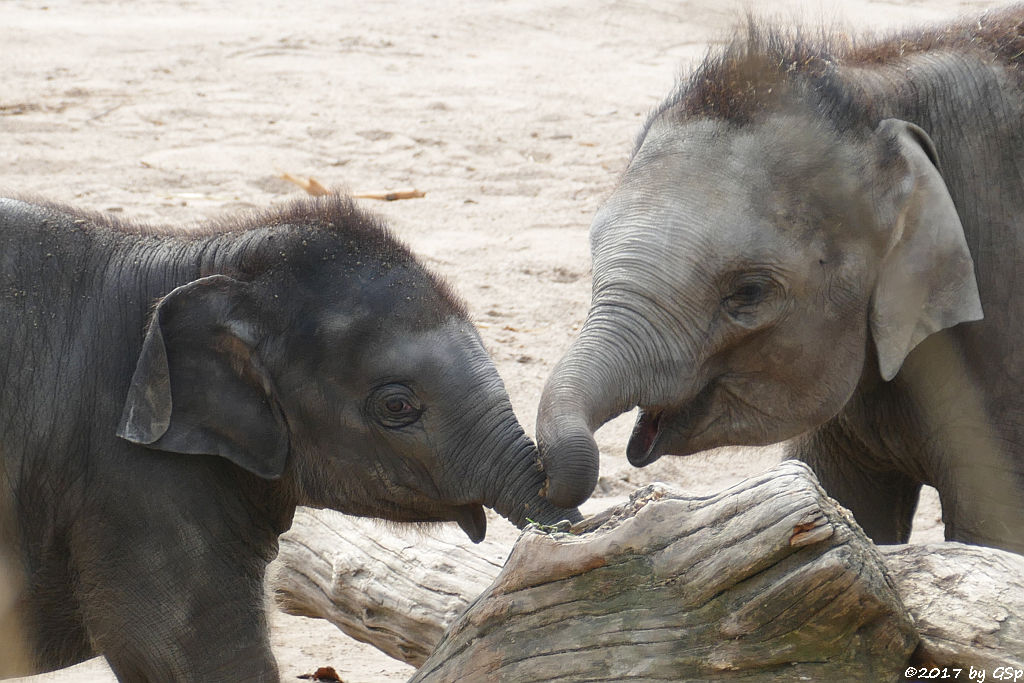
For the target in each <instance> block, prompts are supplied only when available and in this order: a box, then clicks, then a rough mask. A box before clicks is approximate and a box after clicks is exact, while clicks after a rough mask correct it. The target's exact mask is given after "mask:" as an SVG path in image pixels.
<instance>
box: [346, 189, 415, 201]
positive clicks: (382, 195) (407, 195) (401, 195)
mask: <svg viewBox="0 0 1024 683" xmlns="http://www.w3.org/2000/svg"><path fill="white" fill-rule="evenodd" d="M352 196H353V197H355V198H356V199H379V200H381V201H385V202H393V201H395V200H396V199H419V198H421V197H426V196H427V193H426V192H423V191H422V190H392V191H390V192H361V193H359V194H354V195H352Z"/></svg>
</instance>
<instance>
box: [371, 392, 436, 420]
mask: <svg viewBox="0 0 1024 683" xmlns="http://www.w3.org/2000/svg"><path fill="white" fill-rule="evenodd" d="M367 407H368V413H369V415H370V417H372V418H373V419H374V420H376V421H377V422H378V423H380V424H381V425H382V426H384V427H387V428H389V429H397V428H399V427H407V426H409V425H411V424H413V423H414V422H416V421H417V420H419V419H420V416H421V415H422V414H423V408H422V406H420V404H419V402H418V401H417V399H416V396H415V394H413V393H412V389H410V388H409V387H407V386H404V385H402V384H386V385H384V386H382V387H378V388H377V389H375V390H374V392H373V393H372V394H371V395H370V398H369V400H368V401H367Z"/></svg>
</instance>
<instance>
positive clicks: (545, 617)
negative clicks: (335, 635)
mask: <svg viewBox="0 0 1024 683" xmlns="http://www.w3.org/2000/svg"><path fill="white" fill-rule="evenodd" d="M574 531H575V532H576V533H577V534H579V535H569V534H562V533H558V534H545V533H543V532H542V531H540V530H537V529H531V530H530V531H529V532H527V533H526V534H524V536H523V537H522V538H521V539H520V541H519V543H518V544H517V545H516V548H515V550H514V552H513V556H512V557H511V558H510V560H509V562H508V566H507V567H506V568H505V570H504V571H503V572H502V574H501V576H500V577H499V578H498V580H497V581H495V577H496V576H498V572H499V570H500V569H501V563H502V561H503V559H504V556H505V555H506V553H507V548H506V547H505V546H502V545H500V544H497V543H493V542H491V541H485V542H484V543H483V544H481V545H480V546H474V545H472V544H470V543H469V542H468V541H467V540H466V539H465V538H464V537H463V536H462V535H461V534H458V533H457V532H455V531H451V532H449V531H448V530H446V529H444V528H438V529H434V530H430V531H429V532H427V533H424V534H423V535H422V536H421V537H419V538H415V539H410V538H409V537H408V536H406V537H404V538H402V537H395V536H394V535H392V534H391V533H389V531H388V530H387V527H383V526H381V525H380V524H378V523H374V522H370V521H366V520H358V519H353V518H349V517H345V516H343V515H339V514H337V513H333V512H329V511H313V510H300V511H299V513H298V514H297V515H296V519H295V524H294V526H293V528H292V531H290V532H289V533H288V534H286V535H285V536H283V537H282V542H281V555H280V557H279V559H278V561H277V563H276V564H275V566H274V568H273V575H274V579H273V584H274V587H275V589H276V592H277V595H278V600H279V602H280V603H281V604H282V605H283V606H284V607H285V608H286V610H287V611H290V612H292V613H295V614H301V615H305V616H316V617H322V618H326V619H329V620H330V621H332V622H333V623H335V624H336V625H338V626H339V627H340V628H341V629H342V630H343V631H345V632H346V633H348V634H350V635H352V636H354V637H356V638H358V639H359V640H363V641H365V642H369V643H371V644H373V645H375V646H377V647H378V648H380V649H381V650H383V651H384V652H387V653H388V654H390V655H391V656H393V657H396V658H398V659H401V660H403V661H407V662H409V663H411V664H414V665H416V666H420V665H421V664H423V663H424V660H425V659H426V657H427V655H428V653H430V652H431V651H432V650H433V649H434V647H435V645H436V644H437V643H438V641H439V640H440V638H441V635H442V633H443V632H444V629H445V628H446V627H448V626H449V624H452V622H454V621H455V618H456V617H457V616H458V615H459V614H460V613H461V612H462V611H463V609H464V608H465V607H466V606H467V605H469V603H470V602H471V601H473V598H474V597H476V596H477V595H478V594H480V593H481V592H482V591H483V590H485V589H487V588H488V586H489V585H490V589H489V590H488V591H487V593H485V594H483V595H480V597H479V598H477V599H476V600H475V601H473V607H472V609H471V610H469V612H468V613H467V614H465V615H464V616H463V617H462V618H461V619H459V621H458V623H456V624H455V625H453V626H452V627H451V632H450V633H449V634H448V635H447V637H446V639H445V641H444V643H443V644H442V645H441V647H440V648H439V649H438V651H437V652H436V653H435V654H434V655H433V656H431V657H430V660H429V663H428V664H427V665H426V666H424V667H422V669H421V671H420V672H418V673H417V677H416V679H414V680H423V681H435V680H446V679H450V680H459V678H458V676H460V675H463V674H462V673H461V672H462V671H464V672H469V674H470V675H471V674H472V673H473V672H478V673H480V674H481V675H483V676H487V677H489V676H495V677H498V676H500V675H505V674H507V675H508V676H510V678H509V680H517V681H518V680H520V679H521V680H549V679H551V677H552V676H553V675H554V672H556V671H560V672H562V674H563V676H565V677H566V678H567V679H579V678H584V677H587V676H590V675H592V674H593V673H594V671H593V669H594V666H595V662H596V663H597V664H596V666H599V667H600V668H599V673H598V674H597V675H594V678H595V679H596V680H601V679H602V677H603V678H606V679H607V678H612V679H623V680H629V679H630V678H634V679H641V678H642V679H644V680H656V679H657V678H658V676H662V677H664V678H670V679H674V680H678V679H679V678H680V677H684V678H685V677H687V676H691V677H697V678H712V679H721V680H729V679H742V678H743V677H744V676H746V677H757V678H759V679H761V680H771V679H772V677H775V678H777V679H778V680H799V677H800V676H801V675H806V676H810V677H811V678H812V679H814V680H824V679H826V678H827V677H832V680H856V678H857V677H858V676H859V677H860V678H861V679H862V680H893V679H898V677H899V675H900V674H902V672H903V670H904V669H905V667H906V665H908V664H911V663H913V664H915V665H917V666H918V667H921V666H939V667H962V668H966V667H968V666H969V665H973V666H974V667H975V668H976V669H982V668H984V669H987V670H988V671H989V672H992V671H993V670H994V667H998V666H1012V667H1015V668H1024V557H1022V556H1019V555H1015V554H1012V553H1007V552H1003V551H999V550H994V549H991V548H979V547H973V546H963V545H961V544H957V543H939V544H933V545H928V546H888V547H881V548H878V549H877V550H880V551H881V558H882V559H883V560H884V562H885V564H886V566H887V567H888V574H889V575H890V576H891V577H892V581H891V582H890V581H889V580H886V578H885V571H883V570H882V569H881V568H880V566H878V554H877V552H876V549H875V548H874V546H870V544H866V539H864V538H863V536H862V534H860V532H859V529H857V528H856V527H854V528H851V527H850V524H849V518H848V514H847V513H846V512H845V511H843V510H842V509H840V508H837V507H835V505H834V503H833V502H832V501H831V500H830V499H827V498H825V497H824V496H823V495H822V492H821V490H820V488H818V487H817V484H816V482H815V481H814V479H813V475H811V474H810V472H809V471H808V470H806V468H805V467H803V466H802V465H800V464H799V463H795V462H787V463H783V464H781V465H779V466H778V467H777V468H775V469H773V470H770V471H769V472H767V473H765V474H764V475H762V476H760V477H756V478H754V479H751V480H748V481H746V482H743V483H741V484H739V485H737V486H736V487H733V488H732V489H730V490H728V491H725V492H723V493H721V494H718V495H716V496H711V497H699V498H697V497H687V496H685V495H683V494H680V493H677V492H674V491H671V490H670V489H668V488H667V487H648V488H647V489H642V490H640V491H638V492H637V493H635V494H634V496H633V499H632V500H631V502H630V503H629V504H627V505H624V506H620V507H619V508H612V509H609V510H606V511H605V512H604V513H602V514H600V515H598V516H596V517H594V518H591V519H589V520H584V522H581V523H580V524H579V525H577V527H576V528H575V529H574ZM492 581H493V582H494V583H493V585H491V584H492ZM816 582H817V583H816ZM847 585H848V587H847V588H846V590H845V592H844V589H843V587H844V586H847ZM806 586H814V588H813V589H811V588H805V587H806ZM893 586H895V589H896V591H897V592H898V593H899V594H900V597H901V598H902V602H903V603H904V604H905V605H906V607H907V608H908V609H909V611H910V613H911V614H912V615H913V616H914V618H915V620H916V622H917V627H918V630H919V631H920V634H921V638H922V640H921V643H920V645H919V648H918V650H917V652H916V653H915V654H914V655H913V657H910V656H909V655H908V652H907V648H908V647H909V648H911V649H912V643H913V640H914V634H913V631H908V630H907V623H906V621H905V619H904V618H903V617H902V616H901V614H900V612H899V610H898V604H899V600H895V599H894V598H893V595H892V594H891V591H892V588H893ZM872 591H876V592H877V593H872ZM891 603H895V606H894V605H893V604H891ZM645 605H653V606H654V607H653V608H652V610H653V611H650V612H645V609H646V607H645ZM803 619H806V622H804V623H800V624H799V625H798V623H799V622H801V620H803ZM886 619H889V620H891V621H890V623H889V625H887V626H886V625H884V624H885V623H886V622H885V620H886ZM858 622H863V624H864V628H863V629H862V630H860V631H859V632H858V633H857V634H856V635H855V636H853V637H852V638H851V639H850V642H852V645H854V646H856V647H859V648H861V649H864V648H866V649H867V650H868V651H869V652H870V649H871V646H870V643H868V642H867V641H868V640H870V639H871V638H879V639H881V640H883V641H884V638H885V637H886V636H885V634H886V633H888V632H890V631H891V632H892V635H891V636H890V637H891V641H890V643H903V645H899V646H898V647H894V648H890V650H891V651H892V653H899V652H902V653H903V654H902V655H900V656H902V657H903V660H902V661H901V662H900V664H899V666H896V665H885V666H880V665H875V669H874V670H872V668H870V667H869V666H866V667H864V668H863V669H862V670H860V671H858V672H855V673H853V674H849V675H848V674H847V672H845V671H840V672H839V673H833V672H829V671H827V670H826V669H825V668H823V667H825V666H830V665H836V666H842V665H843V660H842V657H843V655H842V654H840V655H839V657H838V658H835V654H834V653H835V652H837V651H839V650H845V648H846V646H847V639H846V637H845V636H843V635H842V633H843V632H844V631H846V632H849V631H850V630H851V629H854V628H855V624H857V623H858ZM787 624H788V625H789V626H786V625H787ZM648 628H649V629H650V630H644V629H648ZM787 628H788V629H789V632H787ZM872 632H873V633H874V635H873V636H872V635H871V634H872ZM474 638H479V640H477V641H474ZM588 648H589V649H588ZM766 652H767V654H765V653H766ZM873 656H874V655H872V657H873ZM800 657H804V658H805V659H806V658H808V657H810V658H811V659H813V660H814V661H812V662H804V663H803V664H802V665H800V666H788V665H787V664H786V662H788V661H790V660H793V661H795V660H798V659H799V658H800ZM826 657H832V659H831V660H829V662H823V661H822V660H824V659H826ZM850 657H853V655H849V656H847V660H848V663H849V664H850V665H851V666H852V665H853V664H852V662H853V661H855V660H851V659H850ZM517 659H518V660H520V661H516V660H517ZM897 659H899V656H896V657H893V660H897ZM445 660H448V661H445ZM602 662H605V663H602ZM659 662H660V664H659ZM773 662H774V664H773ZM873 663H874V660H873ZM730 666H732V667H735V668H732V669H730V668H729V667H730ZM458 667H461V670H460V669H459V668H458ZM472 667H477V669H474V668H472ZM480 667H482V669H481V668H480ZM687 667H688V668H687ZM759 667H760V668H759ZM818 667H822V668H818ZM886 667H888V668H886ZM892 667H895V668H892ZM620 669H622V670H627V669H628V670H627V671H626V673H620ZM882 669H885V670H884V671H883V670H882ZM666 670H667V674H668V675H665V674H666ZM530 671H536V672H537V673H536V675H535V676H534V678H533V679H531V678H530V677H529V676H528V675H527V673H529V672H530ZM487 672H491V673H487ZM524 672H525V673H524ZM695 672H700V673H695ZM807 672H810V673H807ZM874 672H878V673H877V678H875V676H876V673H874ZM531 675H532V674H531Z"/></svg>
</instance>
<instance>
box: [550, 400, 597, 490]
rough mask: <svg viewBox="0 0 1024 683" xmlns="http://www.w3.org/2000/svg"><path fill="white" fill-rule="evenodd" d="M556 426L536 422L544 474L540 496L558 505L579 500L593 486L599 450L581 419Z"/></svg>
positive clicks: (592, 488)
mask: <svg viewBox="0 0 1024 683" xmlns="http://www.w3.org/2000/svg"><path fill="white" fill-rule="evenodd" d="M577 422H578V424H576V425H574V426H569V425H563V426H561V427H560V428H558V429H548V428H547V425H544V427H543V428H542V427H541V426H538V434H537V442H538V447H539V449H540V453H541V463H542V464H543V467H544V472H545V474H546V475H547V481H546V483H545V484H544V489H543V490H542V494H543V496H544V497H545V498H546V499H547V500H549V501H551V502H552V503H553V504H554V505H557V506H559V507H565V508H571V507H576V506H577V505H579V504H580V503H583V502H584V501H585V500H587V498H589V497H590V494H591V493H593V492H594V488H595V487H596V486H597V476H598V473H599V471H600V454H599V451H598V448H597V442H596V441H594V435H593V433H592V432H591V431H590V429H589V428H588V427H587V425H586V423H585V422H584V421H583V420H579V421H577Z"/></svg>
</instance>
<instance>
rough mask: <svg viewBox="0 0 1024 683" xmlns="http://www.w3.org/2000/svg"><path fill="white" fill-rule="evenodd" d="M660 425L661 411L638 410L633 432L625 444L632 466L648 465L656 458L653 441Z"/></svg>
mask: <svg viewBox="0 0 1024 683" xmlns="http://www.w3.org/2000/svg"><path fill="white" fill-rule="evenodd" d="M660 427H661V413H660V412H647V411H645V410H642V409H641V411H640V417H638V418H637V420H636V426H634V427H633V434H632V435H631V436H630V437H629V445H628V446H626V457H627V458H628V459H629V464H630V465H632V466H633V467H643V466H645V465H650V464H651V463H652V462H654V461H655V460H657V459H658V457H659V456H658V455H655V454H654V442H655V440H657V438H658V430H659V429H660Z"/></svg>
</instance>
